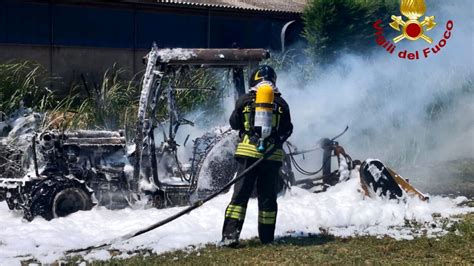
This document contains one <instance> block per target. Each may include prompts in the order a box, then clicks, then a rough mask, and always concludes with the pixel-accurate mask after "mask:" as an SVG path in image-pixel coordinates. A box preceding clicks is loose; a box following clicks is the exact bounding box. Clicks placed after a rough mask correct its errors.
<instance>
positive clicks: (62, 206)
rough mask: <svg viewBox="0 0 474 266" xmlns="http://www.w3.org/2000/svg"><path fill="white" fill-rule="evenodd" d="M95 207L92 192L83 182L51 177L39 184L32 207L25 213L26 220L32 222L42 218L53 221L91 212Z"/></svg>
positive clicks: (34, 193) (33, 197)
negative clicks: (76, 213)
mask: <svg viewBox="0 0 474 266" xmlns="http://www.w3.org/2000/svg"><path fill="white" fill-rule="evenodd" d="M93 206H94V204H93V202H92V192H90V191H89V190H88V188H87V187H86V185H85V184H84V183H83V182H81V181H79V180H77V179H74V178H67V177H49V178H47V179H45V180H42V181H41V182H39V183H38V184H37V186H36V188H35V189H34V190H33V192H32V197H31V207H30V209H29V211H26V212H25V218H26V219H28V220H32V219H33V218H34V217H36V216H42V217H43V218H45V219H46V220H51V219H53V218H58V217H65V216H68V215H69V214H72V213H75V212H77V211H85V210H90V209H92V207H93Z"/></svg>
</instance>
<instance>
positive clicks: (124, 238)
mask: <svg viewBox="0 0 474 266" xmlns="http://www.w3.org/2000/svg"><path fill="white" fill-rule="evenodd" d="M276 149H277V146H276V145H275V146H274V147H273V148H271V149H270V150H268V151H267V152H265V153H264V154H263V157H262V158H260V159H258V160H257V161H255V162H254V163H253V164H252V165H250V166H249V167H248V168H247V169H245V170H244V171H243V172H241V173H240V174H239V175H237V176H236V177H235V178H234V179H233V180H231V181H230V182H229V183H227V184H226V185H225V186H223V187H222V188H221V189H219V190H218V191H216V192H214V193H212V194H211V195H209V196H208V197H207V198H205V199H202V200H199V201H196V202H195V203H193V204H192V205H191V206H189V207H187V208H186V209H184V210H182V211H180V212H178V213H176V214H174V215H172V216H169V217H168V218H165V219H163V220H161V221H159V222H157V223H155V224H152V225H150V226H148V227H146V228H143V229H141V230H138V231H136V232H132V233H129V234H126V235H124V236H121V237H118V238H115V239H113V240H111V241H109V242H107V243H103V244H98V245H94V246H89V247H86V248H79V249H70V250H67V251H66V252H65V253H66V254H71V253H77V252H84V251H92V250H94V249H99V248H105V247H110V246H111V245H113V244H114V243H116V242H122V241H127V240H129V239H131V238H134V237H137V236H139V235H142V234H145V233H147V232H150V231H152V230H154V229H156V228H159V227H161V226H163V225H165V224H168V223H170V222H172V221H174V220H176V219H178V218H179V217H181V216H183V215H185V214H188V213H190V212H191V211H193V210H195V209H197V208H199V207H201V206H202V205H204V203H206V202H208V201H210V200H211V199H213V198H215V197H217V196H218V195H219V194H221V193H222V192H224V191H226V190H227V189H229V188H230V187H231V186H232V185H234V184H235V183H237V182H239V181H240V180H242V179H243V178H244V177H245V175H246V174H247V173H248V172H250V171H251V170H252V169H254V168H255V167H257V165H259V164H260V163H261V162H262V161H263V160H265V159H267V158H268V157H269V156H270V155H271V154H272V153H273V152H274V151H275V150H276Z"/></svg>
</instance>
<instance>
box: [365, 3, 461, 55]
mask: <svg viewBox="0 0 474 266" xmlns="http://www.w3.org/2000/svg"><path fill="white" fill-rule="evenodd" d="M400 12H401V13H402V15H403V16H404V17H406V19H403V18H402V16H395V15H392V17H391V18H392V22H391V23H390V24H389V25H390V27H391V28H393V29H394V30H396V31H398V32H400V34H399V35H398V36H396V37H395V38H393V43H392V41H390V40H387V39H386V38H385V37H384V35H383V28H382V26H381V24H382V20H381V19H379V20H377V21H376V22H375V23H374V25H373V26H374V29H375V30H376V33H375V41H376V42H377V44H378V45H380V46H382V47H383V48H385V50H387V52H388V53H389V54H396V55H398V57H399V58H401V59H408V60H418V59H420V58H428V57H429V56H431V55H434V54H437V53H439V52H440V51H441V50H442V49H443V47H445V46H446V44H447V42H448V40H449V38H451V31H452V30H453V27H454V22H453V21H452V20H448V22H446V26H445V27H446V31H445V32H444V34H443V38H442V39H441V40H439V41H438V42H437V43H436V44H435V45H432V44H433V39H432V38H431V37H430V36H429V31H430V30H432V29H434V28H435V27H436V26H437V23H436V19H435V16H425V17H424V19H423V20H421V21H420V18H421V17H422V16H424V15H425V13H426V4H425V1H424V0H401V4H400ZM403 40H408V41H420V40H421V41H425V42H426V43H428V44H430V45H431V46H430V47H427V48H425V49H423V50H422V51H418V50H416V51H409V50H403V51H398V53H395V52H396V49H397V46H396V44H397V43H399V42H401V41H403Z"/></svg>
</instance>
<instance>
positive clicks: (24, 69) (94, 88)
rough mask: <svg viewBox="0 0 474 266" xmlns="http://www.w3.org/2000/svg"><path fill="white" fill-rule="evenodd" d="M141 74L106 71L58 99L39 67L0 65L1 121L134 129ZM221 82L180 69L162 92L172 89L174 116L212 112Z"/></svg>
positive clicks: (163, 113) (162, 107)
mask: <svg viewBox="0 0 474 266" xmlns="http://www.w3.org/2000/svg"><path fill="white" fill-rule="evenodd" d="M142 75H143V73H138V74H137V75H135V76H134V77H133V78H131V79H127V78H125V76H126V73H125V70H124V69H122V68H119V67H117V66H115V65H114V66H112V67H111V68H110V69H108V70H107V71H105V73H104V74H103V76H102V79H101V80H100V82H99V83H95V82H93V81H90V80H89V81H88V80H86V79H85V78H84V77H83V76H82V78H81V80H78V81H76V82H75V84H74V85H73V86H72V88H71V89H70V90H69V95H68V96H66V97H59V95H58V94H59V93H58V92H57V91H53V90H51V89H50V88H49V87H48V85H49V84H51V82H52V81H53V80H54V79H52V78H50V77H49V76H48V73H47V71H46V70H45V69H44V68H43V67H42V66H41V65H39V64H37V63H34V62H31V61H25V62H21V63H7V64H0V111H2V112H3V113H5V114H7V115H11V114H13V113H14V112H15V111H16V110H18V109H20V108H31V109H32V110H33V111H35V112H41V113H45V114H46V115H45V120H44V121H43V123H42V128H43V129H51V128H58V129H62V130H67V129H107V130H117V129H123V128H134V125H135V123H136V117H137V111H138V100H139V95H140V90H141V80H142ZM226 78H227V76H225V75H224V74H223V72H222V71H221V72H218V71H214V70H206V69H187V68H183V69H181V70H180V71H177V72H176V73H174V74H173V75H171V76H170V78H169V79H165V81H166V82H165V84H163V86H171V88H173V96H174V98H175V100H176V106H177V108H178V110H179V111H180V113H182V114H183V113H188V112H192V111H194V110H197V109H201V110H210V109H215V108H217V107H218V106H219V104H220V98H221V96H222V95H223V94H224V90H223V89H222V88H221V86H219V85H220V84H222V83H223V82H222V79H226ZM156 115H157V117H158V119H160V120H163V121H164V120H166V119H167V116H168V110H167V98H166V95H162V97H160V99H159V102H158V112H157V114H156Z"/></svg>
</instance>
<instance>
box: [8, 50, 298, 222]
mask: <svg viewBox="0 0 474 266" xmlns="http://www.w3.org/2000/svg"><path fill="white" fill-rule="evenodd" d="M269 56H270V54H269V52H268V51H267V50H264V49H158V48H157V47H156V46H154V47H153V48H152V49H151V51H150V52H149V53H148V55H147V56H146V57H145V58H144V63H145V64H146V71H145V74H144V77H143V82H142V90H141V94H140V99H139V106H138V114H137V116H138V117H137V118H138V119H137V124H136V129H135V136H134V138H133V142H134V148H133V145H131V143H127V141H126V139H125V136H124V135H125V134H124V132H123V131H87V130H79V131H66V132H62V131H58V130H49V131H43V132H41V133H34V134H30V138H29V140H28V145H25V146H24V147H21V148H20V149H19V148H18V147H15V146H16V144H14V143H9V142H10V140H9V139H8V138H4V139H3V140H2V144H0V145H1V146H2V150H1V151H0V201H2V200H4V201H6V203H7V204H8V206H9V208H10V209H17V210H22V211H23V213H24V218H26V219H27V220H32V219H34V217H35V216H43V217H44V218H46V219H52V218H55V217H62V216H66V215H68V214H70V213H73V212H76V211H78V210H88V209H91V208H92V207H93V206H94V205H95V204H98V205H102V206H106V207H108V208H111V209H117V208H123V207H126V206H130V205H131V204H133V203H134V202H137V201H140V200H143V199H145V200H147V199H148V202H147V203H151V205H153V206H155V207H159V208H162V207H169V206H179V205H187V204H189V203H190V202H192V201H195V200H198V199H199V198H201V197H203V196H206V195H208V194H209V193H212V192H213V191H215V190H217V189H219V188H221V187H222V186H223V185H225V184H226V183H227V182H228V181H230V180H231V179H232V177H233V176H234V174H235V169H236V165H235V162H234V160H233V156H232V152H233V145H234V144H235V143H236V141H237V136H236V135H237V134H235V133H233V132H232V131H231V130H230V129H226V128H222V129H216V130H214V131H213V132H209V133H207V134H205V135H203V136H201V137H199V138H197V139H195V140H194V141H193V144H194V146H193V149H192V156H191V158H190V161H189V162H185V163H183V162H181V161H180V160H179V159H178V153H177V152H178V147H179V146H180V145H178V144H177V142H176V135H177V132H178V129H179V128H180V127H181V126H184V125H193V122H192V121H189V120H187V119H185V118H184V117H183V116H182V115H181V114H180V113H179V108H178V106H177V105H176V99H175V92H176V88H173V87H172V86H171V84H172V82H170V80H172V79H173V78H175V77H176V76H177V75H176V73H178V72H183V71H191V70H195V69H202V68H220V69H227V70H229V72H230V73H232V81H233V87H234V88H235V94H236V96H240V95H242V94H244V93H245V78H244V70H245V69H246V68H250V67H255V66H257V65H258V64H259V62H260V61H262V60H264V59H267V58H269ZM180 89H181V90H182V89H183V88H180ZM184 89H196V88H184ZM197 89H200V88H197ZM162 98H166V101H165V102H166V109H167V119H166V120H165V121H164V120H159V119H158V118H157V110H158V108H160V106H159V100H160V99H162ZM157 131H162V132H160V134H161V133H162V135H163V138H162V139H161V144H159V145H157V143H156V140H155V137H156V135H158V134H157ZM188 137H189V136H188ZM186 141H187V139H186ZM186 141H185V142H186ZM224 146H227V147H228V148H229V147H230V149H228V152H227V154H224V155H225V156H214V157H212V156H213V155H212V154H213V153H215V151H216V150H222V149H223V147H224ZM131 147H132V148H131ZM129 150H131V151H129ZM203 165H206V169H205V170H206V171H204V170H203ZM286 167H290V165H289V164H286ZM203 176H204V177H203ZM282 176H284V177H282V180H290V181H291V180H292V178H293V176H292V172H291V169H286V170H282ZM202 178H206V179H207V181H206V182H199V180H200V179H202ZM201 181H202V180H201ZM290 181H288V182H290ZM203 183H206V184H203ZM283 185H284V184H282V186H283Z"/></svg>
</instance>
